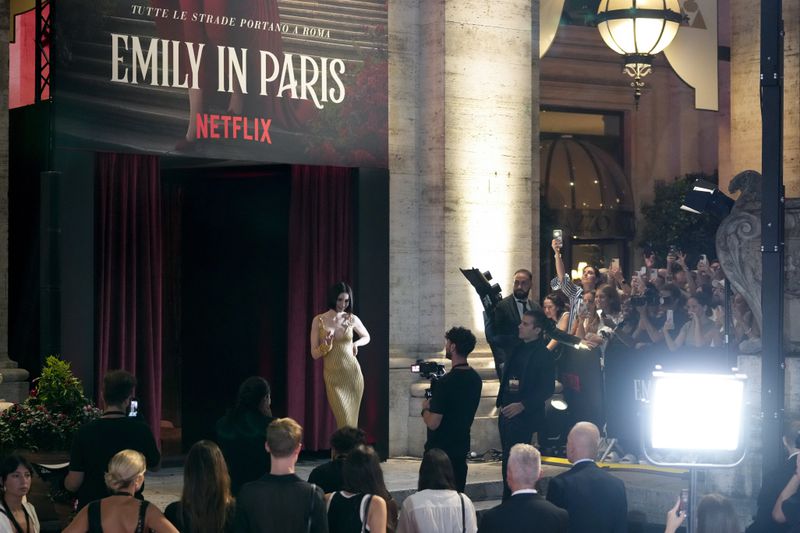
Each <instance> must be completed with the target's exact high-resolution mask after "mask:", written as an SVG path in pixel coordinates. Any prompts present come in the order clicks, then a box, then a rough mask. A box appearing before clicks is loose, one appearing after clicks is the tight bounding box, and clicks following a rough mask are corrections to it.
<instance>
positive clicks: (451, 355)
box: [0, 240, 800, 533]
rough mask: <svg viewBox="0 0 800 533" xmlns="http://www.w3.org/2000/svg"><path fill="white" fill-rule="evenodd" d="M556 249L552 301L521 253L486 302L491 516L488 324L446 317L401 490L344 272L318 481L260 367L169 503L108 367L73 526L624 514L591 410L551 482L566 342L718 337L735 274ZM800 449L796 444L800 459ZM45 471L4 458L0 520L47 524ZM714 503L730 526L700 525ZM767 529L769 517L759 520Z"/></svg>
mask: <svg viewBox="0 0 800 533" xmlns="http://www.w3.org/2000/svg"><path fill="white" fill-rule="evenodd" d="M552 248H553V251H554V254H555V263H556V270H557V273H558V277H557V278H556V280H554V282H553V288H554V291H553V292H552V293H550V294H548V295H546V296H545V297H544V299H543V301H542V304H541V305H539V304H538V303H537V302H534V301H532V300H531V299H530V290H531V286H532V282H533V274H532V273H531V272H530V271H528V270H525V269H521V270H519V271H517V272H516V273H515V275H514V287H513V291H512V294H511V295H509V296H508V297H507V298H504V299H502V301H500V302H497V303H496V305H495V306H494V308H493V309H491V310H487V315H486V317H485V318H486V336H487V340H488V341H489V344H490V346H491V348H492V353H493V355H494V358H495V363H496V364H495V367H496V369H497V373H498V377H499V389H498V395H497V400H496V405H497V408H498V429H499V433H500V440H501V445H502V467H501V468H502V474H503V485H504V490H503V502H502V503H501V504H500V505H499V506H497V507H495V508H493V509H491V510H489V511H487V512H485V513H484V514H483V516H482V518H481V520H480V521H479V520H478V516H477V514H476V512H475V507H474V505H473V504H472V502H471V501H470V499H469V497H467V495H466V494H464V490H465V486H466V479H467V471H468V467H467V460H466V458H467V454H468V452H469V446H470V428H471V426H472V422H473V419H474V417H475V413H476V410H477V407H478V403H479V401H480V398H481V390H482V380H481V378H480V376H479V374H478V373H477V372H476V371H475V370H474V369H473V368H472V367H471V366H470V365H469V361H468V357H469V355H470V353H471V352H472V351H473V349H474V348H475V345H476V338H475V336H474V335H473V334H472V332H471V331H469V330H468V329H466V328H463V327H454V328H451V329H450V330H448V331H447V332H446V333H445V347H444V350H445V355H446V357H447V359H449V360H451V362H452V367H451V369H450V371H449V372H447V373H446V374H445V375H444V376H442V377H440V378H439V379H438V380H437V381H436V387H435V388H433V387H432V389H433V391H432V397H430V398H427V399H426V400H425V401H424V402H423V408H422V411H421V413H420V415H421V417H422V420H423V421H424V423H425V425H426V426H427V431H428V434H427V441H426V445H425V454H424V456H423V459H422V462H421V464H420V470H419V480H418V487H417V489H418V490H417V492H416V493H414V494H412V495H410V496H408V497H407V498H405V500H404V501H403V503H402V506H399V505H398V503H397V502H396V501H395V500H394V499H393V498H392V496H391V494H390V493H389V491H388V490H387V488H386V484H385V482H384V478H383V472H382V469H381V465H380V461H379V458H378V456H377V454H376V452H375V451H374V450H373V449H372V448H371V447H370V446H369V445H367V443H366V442H365V434H364V432H363V431H362V430H360V429H357V428H356V427H355V426H356V423H354V421H357V420H358V408H359V405H360V403H361V394H362V392H363V377H362V376H361V373H360V369H359V368H358V364H357V362H356V361H355V356H356V355H357V353H358V347H359V346H363V345H365V344H366V343H368V342H369V333H368V332H367V330H366V328H365V327H364V325H363V323H362V322H361V320H360V319H359V318H358V317H357V316H356V315H354V314H353V312H352V304H353V293H352V289H351V288H350V287H349V286H348V285H347V284H345V283H337V284H336V285H334V286H332V287H331V289H330V291H329V295H328V307H329V309H328V311H326V312H325V313H322V314H320V315H317V316H316V317H314V320H313V322H312V326H311V333H310V344H311V353H312V357H314V358H315V359H318V358H322V359H323V364H324V376H325V384H326V391H327V396H328V400H329V402H330V404H331V408H332V410H333V412H334V415H335V417H336V421H337V426H338V428H339V429H338V430H337V431H336V433H334V435H333V436H332V438H331V449H332V459H331V461H330V462H328V463H326V464H324V465H320V466H319V467H317V468H316V469H315V470H314V471H313V472H312V473H311V475H310V476H309V479H308V481H304V480H302V479H301V478H300V477H299V476H297V475H296V473H295V466H296V463H297V460H298V457H299V454H300V450H301V448H302V444H301V443H302V435H303V430H302V428H301V426H300V425H299V424H298V423H297V422H295V421H294V420H292V419H290V418H277V419H276V418H274V417H273V416H272V412H271V408H270V404H271V401H270V400H271V398H270V387H269V383H267V381H266V380H265V379H263V378H261V377H251V378H248V379H247V380H245V381H244V382H243V383H242V385H241V386H240V388H239V393H238V397H237V401H236V404H235V406H234V407H233V409H231V410H230V411H229V412H228V413H227V414H226V415H225V416H224V417H223V418H221V419H220V420H219V421H218V422H217V425H216V442H212V441H207V440H203V441H200V442H197V443H195V444H194V445H193V446H192V447H191V449H190V451H189V454H188V456H187V459H186V464H185V469H184V485H183V493H182V496H181V499H180V501H178V502H174V503H173V504H171V505H169V506H168V507H167V508H166V510H165V512H164V513H163V514H162V513H161V511H160V510H159V509H158V508H156V507H155V506H153V505H149V504H148V502H147V501H145V500H144V499H143V496H142V491H143V489H144V479H145V476H144V474H145V471H146V469H148V468H150V469H153V468H156V467H157V466H158V464H159V462H160V454H159V451H158V448H157V446H156V443H155V440H154V438H153V435H152V433H151V432H150V430H149V428H148V427H147V426H146V425H145V424H144V423H143V422H141V421H140V420H138V419H136V418H132V417H130V416H128V413H129V410H130V405H131V401H132V399H133V398H134V389H135V386H136V380H135V377H134V376H132V375H131V374H129V373H127V372H124V371H112V372H109V373H107V374H106V376H105V377H104V384H103V400H104V404H105V410H104V411H103V413H102V416H101V417H100V418H99V419H97V420H95V421H93V422H90V423H88V424H87V425H85V426H84V427H82V428H81V429H80V430H79V432H78V433H77V435H76V437H75V439H74V443H73V449H72V453H71V459H70V466H69V473H68V475H67V476H66V479H65V480H64V488H66V489H67V490H69V491H72V492H73V493H75V494H76V496H77V499H76V510H77V514H76V515H75V518H74V520H73V521H72V523H71V524H70V525H69V526H68V527H67V528H66V529H65V530H64V531H66V532H68V533H71V532H81V533H83V532H85V531H90V532H99V531H114V532H117V531H119V532H136V533H139V532H145V531H154V532H156V533H161V532H164V533H173V532H176V531H180V532H185V533H187V532H197V533H205V532H209V533H211V532H256V531H306V532H326V531H331V532H342V533H346V532H350V531H352V532H359V531H372V532H380V531H401V532H429V531H430V532H437V531H442V532H450V531H452V532H458V531H461V532H467V531H471V532H474V531H482V532H493V531H503V530H509V531H510V530H513V531H521V532H524V531H531V532H533V531H537V532H551V531H552V532H564V531H571V532H574V533H581V532H584V531H585V532H590V531H591V532H605V531H607V532H624V531H626V530H627V499H626V494H625V487H624V485H623V483H622V482H621V481H620V480H619V479H617V478H615V477H614V476H612V475H610V474H609V473H608V472H607V471H605V470H603V469H601V468H598V466H597V465H596V464H595V459H596V458H597V457H598V451H599V446H600V443H601V438H600V437H601V436H600V432H599V430H598V425H599V424H595V423H593V421H587V420H584V419H582V418H578V419H576V420H574V421H573V422H577V423H574V424H570V427H571V429H570V430H569V434H568V435H567V437H566V442H565V444H566V455H567V458H568V459H569V461H570V462H571V463H572V467H571V468H570V469H569V470H568V471H567V472H564V473H562V474H561V475H559V476H557V477H555V478H553V479H552V480H551V481H550V483H549V488H548V489H547V491H546V496H545V495H542V494H541V493H539V492H538V491H537V481H538V480H539V477H540V476H541V456H540V454H539V451H538V450H537V448H535V447H534V446H532V445H531V443H532V442H533V440H534V435H536V434H538V435H539V439H540V444H541V438H542V436H543V435H546V434H547V430H548V427H547V424H548V422H547V413H546V402H547V401H548V399H550V397H551V396H552V394H553V392H554V391H555V386H556V381H555V379H554V378H555V377H556V376H559V377H561V378H562V380H563V381H566V382H567V384H568V383H569V376H568V373H567V372H565V370H564V367H563V366H561V363H560V362H559V360H560V359H561V360H562V362H563V357H562V356H563V354H560V352H561V351H563V350H564V349H565V348H567V345H568V344H572V345H573V346H575V344H574V342H573V340H574V339H577V340H578V341H579V343H578V345H579V346H583V347H584V348H585V347H589V348H590V349H593V350H598V351H599V352H600V354H602V356H603V357H605V358H606V359H607V358H608V356H609V350H611V351H612V352H613V346H617V347H619V346H624V347H625V349H626V350H635V351H643V350H650V352H651V353H655V351H658V352H659V353H664V352H666V351H668V352H677V351H685V350H687V349H690V348H692V349H704V350H705V349H709V348H715V347H719V346H721V344H722V340H721V339H722V337H723V333H724V330H723V328H724V322H725V321H724V308H725V306H724V305H723V303H724V300H723V299H724V292H725V291H724V285H725V280H724V276H723V275H722V271H721V268H720V267H719V263H717V262H708V261H707V260H706V259H705V257H702V258H701V259H700V260H699V262H698V264H697V269H695V270H689V268H688V266H687V263H686V256H685V255H683V254H681V253H680V252H677V251H674V252H671V253H670V255H669V256H668V257H667V258H666V264H665V265H657V260H656V258H655V256H654V254H652V253H645V254H644V262H645V266H644V267H643V268H642V269H641V270H640V271H637V272H636V273H635V274H634V275H633V276H632V277H631V279H629V280H628V279H626V278H625V276H624V275H623V273H622V271H621V269H620V268H619V265H618V264H616V263H614V264H612V266H611V268H610V269H608V271H605V272H604V271H603V270H600V269H598V268H596V267H594V266H586V267H585V268H583V270H582V272H581V279H580V280H572V279H571V278H570V276H568V275H567V274H566V272H565V267H564V263H563V261H562V260H561V253H560V252H561V247H560V242H559V241H556V240H554V241H553V243H552ZM730 308H731V310H732V313H733V324H734V333H733V335H734V338H735V339H736V342H740V345H745V344H746V343H748V342H751V344H752V343H754V342H756V341H757V340H758V335H759V332H758V328H757V324H756V321H755V320H754V319H753V314H752V312H750V310H749V308H748V307H747V304H746V302H745V301H744V298H743V297H742V296H741V295H736V297H735V299H734V301H733V305H732V306H730ZM558 332H563V333H565V334H568V335H567V336H566V337H565V336H564V335H561V334H559V333H558ZM615 343H616V344H615ZM590 359H591V358H590ZM353 365H355V367H353ZM564 376H566V377H567V379H563V378H564ZM567 388H568V387H567ZM599 403H603V402H602V401H601V402H599ZM579 420H583V421H579ZM796 435H797V433H796V432H795V436H796ZM793 442H794V441H793ZM796 445H797V443H796V442H795V446H796ZM795 451H796V450H795ZM794 457H795V456H794V455H792V456H790V457H789V459H788V460H787V463H791V466H792V467H793V468H794V466H795V464H796V460H795V459H794ZM785 470H787V469H786V468H784V471H783V472H782V473H781V474H780V475H779V476H777V478H776V479H779V481H778V482H777V483H775V484H774V486H773V485H770V486H769V487H767V486H766V485H765V489H764V491H762V493H765V491H767V492H768V489H769V491H771V492H770V493H769V494H767V495H766V496H763V498H760V499H759V508H760V509H761V507H762V503H763V506H764V512H762V513H761V520H762V521H767V522H769V521H771V522H774V523H784V524H785V523H794V522H797V523H798V524H800V491H798V487H800V466H798V467H797V468H796V470H797V471H796V472H795V470H794V469H793V470H792V471H791V472H790V473H788V475H787V472H786V471H785ZM32 474H33V469H32V467H31V465H30V464H29V463H28V462H27V461H26V460H25V459H24V458H23V457H20V456H10V457H8V458H6V460H5V461H4V462H3V463H2V464H0V480H1V481H2V489H3V490H2V495H3V498H2V506H1V507H0V526H3V525H4V524H5V522H8V527H7V528H6V529H2V527H0V531H3V532H4V531H6V530H7V531H9V532H12V533H16V532H20V533H21V532H23V531H25V532H28V533H31V532H32V533H37V532H38V530H39V523H38V519H37V516H36V512H35V509H34V508H33V507H32V506H31V505H30V504H29V503H28V502H27V501H26V498H25V496H26V493H27V490H28V489H29V486H30V478H31V476H32ZM762 500H763V502H762ZM768 500H769V501H768ZM764 502H766V503H764ZM770 504H771V505H770ZM729 507H730V504H729V502H727V501H725V500H724V499H720V498H718V497H716V496H714V497H711V496H709V497H707V498H704V499H703V501H702V502H701V504H700V506H699V507H698V518H699V519H700V523H701V525H700V529H699V531H724V532H726V533H727V532H731V533H733V532H734V531H736V532H737V533H738V531H739V530H738V529H737V528H736V527H734V526H733V525H730V524H735V520H734V521H729V522H724V521H722V522H720V521H719V520H722V519H721V518H719V517H724V516H727V515H732V513H728V510H729ZM685 516H686V514H685V512H683V511H681V510H680V508H679V506H678V505H677V504H676V507H675V508H673V509H671V510H670V511H669V512H668V513H667V519H666V523H667V528H666V531H667V532H670V533H671V532H673V531H675V530H676V529H677V527H678V526H679V525H680V524H681V523H682V522H683V520H684V519H685ZM703 517H705V518H703ZM715 517H716V518H715ZM704 519H707V520H709V524H717V525H719V524H723V525H722V526H720V527H719V528H717V529H713V528H711V526H709V528H710V529H709V528H706V529H704V526H702V524H703V523H704V522H703V520H704ZM757 522H758V520H757ZM725 524H729V525H730V527H729V526H728V525H725ZM714 527H717V526H714ZM754 527H755V526H754ZM785 530H788V529H785ZM757 531H765V532H766V531H772V529H769V528H767V529H752V528H751V530H748V532H749V533H755V532H757Z"/></svg>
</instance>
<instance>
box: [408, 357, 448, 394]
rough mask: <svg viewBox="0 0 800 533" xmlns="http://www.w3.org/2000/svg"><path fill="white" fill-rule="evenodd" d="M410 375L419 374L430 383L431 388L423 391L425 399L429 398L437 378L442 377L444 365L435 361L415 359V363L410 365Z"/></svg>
mask: <svg viewBox="0 0 800 533" xmlns="http://www.w3.org/2000/svg"><path fill="white" fill-rule="evenodd" d="M411 373H412V374H419V375H420V376H422V377H423V378H425V379H427V380H428V381H430V382H431V386H430V387H429V388H427V389H425V398H431V397H432V396H433V387H434V386H435V385H436V382H437V381H439V378H440V377H442V376H444V365H443V364H441V363H437V362H436V361H423V360H422V359H417V362H416V363H414V364H413V365H411Z"/></svg>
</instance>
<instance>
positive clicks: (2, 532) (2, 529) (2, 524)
mask: <svg viewBox="0 0 800 533" xmlns="http://www.w3.org/2000/svg"><path fill="white" fill-rule="evenodd" d="M0 506H2V505H0ZM22 506H23V507H25V510H26V511H28V519H29V520H30V533H39V517H38V516H36V509H34V508H33V505H31V504H30V503H28V502H27V501H24V500H23V502H22ZM20 525H21V526H22V529H23V530H24V529H25V524H20ZM0 533H17V530H16V528H14V524H12V523H11V520H10V519H9V518H8V517H7V516H6V515H5V514H3V513H0Z"/></svg>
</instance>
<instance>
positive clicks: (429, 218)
mask: <svg viewBox="0 0 800 533" xmlns="http://www.w3.org/2000/svg"><path fill="white" fill-rule="evenodd" d="M533 13H538V2H536V1H534V2H530V1H529V0H501V1H496V2H491V3H489V4H487V3H486V2H478V1H473V0H391V1H390V2H389V50H390V54H389V151H390V181H391V184H390V196H391V213H390V224H391V227H390V246H391V258H390V270H391V272H390V279H391V289H390V295H391V306H390V313H391V317H390V323H391V331H390V352H391V368H392V370H391V389H390V398H391V399H390V402H391V403H390V418H391V419H390V436H391V444H390V455H399V454H404V453H408V452H409V450H408V416H409V409H410V407H409V392H408V391H409V385H410V383H411V382H412V376H411V375H410V374H409V371H408V364H410V363H411V362H412V361H413V360H414V359H415V358H417V357H422V358H431V357H434V356H436V355H441V352H442V347H443V344H444V332H445V330H446V329H447V328H449V327H450V326H452V325H456V324H458V325H464V326H466V327H469V328H471V329H472V330H473V331H474V332H475V333H476V335H477V336H478V338H479V341H480V342H482V343H484V342H485V339H484V337H483V319H482V315H481V312H482V308H481V306H480V302H479V301H478V298H477V296H476V295H475V293H474V291H473V289H472V287H471V286H470V285H469V284H468V283H467V281H466V280H465V279H464V278H463V276H462V275H461V273H460V272H459V270H458V269H459V267H463V268H468V267H472V266H475V267H479V268H481V269H484V270H486V269H489V270H491V271H492V273H493V274H494V276H495V278H496V280H497V281H498V282H500V284H501V286H502V287H503V291H504V294H507V293H508V291H509V289H510V283H511V278H512V273H513V271H514V270H516V269H517V268H532V269H533V270H534V272H538V268H533V267H534V257H535V252H534V251H535V250H538V246H539V243H538V233H539V228H538V225H539V222H538V221H539V218H538V202H539V178H538V169H539V165H538V149H537V147H538V142H536V143H535V144H534V143H532V140H537V141H538V127H537V126H536V125H535V124H534V120H538V83H537V82H535V80H537V79H538V74H536V73H538V50H537V48H538V23H537V24H533V23H532V20H537V18H536V17H533V16H532V14H533ZM534 58H537V59H535V62H534ZM533 111H536V112H535V113H534V112H533ZM483 348H484V349H486V348H485V346H484V347H483Z"/></svg>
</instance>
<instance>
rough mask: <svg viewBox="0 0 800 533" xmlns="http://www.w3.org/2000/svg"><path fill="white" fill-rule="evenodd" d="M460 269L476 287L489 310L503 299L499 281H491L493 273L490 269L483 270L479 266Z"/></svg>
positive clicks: (484, 306) (482, 301) (484, 305)
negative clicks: (492, 282) (493, 282)
mask: <svg viewBox="0 0 800 533" xmlns="http://www.w3.org/2000/svg"><path fill="white" fill-rule="evenodd" d="M459 270H461V273H462V274H464V277H465V278H467V281H469V282H470V284H471V285H472V286H473V287H475V292H477V293H478V296H479V297H480V299H481V303H482V304H483V308H484V309H485V310H486V311H487V312H490V311H492V310H493V309H494V306H495V305H497V304H498V303H499V302H500V300H502V299H503V295H502V294H500V290H501V289H500V285H498V284H497V283H495V284H491V283H489V281H490V280H491V279H492V273H491V272H489V271H488V270H487V271H486V272H481V271H480V270H478V269H477V268H470V269H468V270H466V269H463V268H460V269H459Z"/></svg>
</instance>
